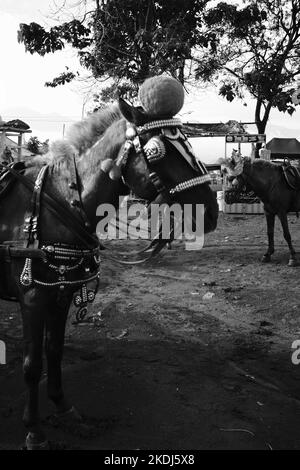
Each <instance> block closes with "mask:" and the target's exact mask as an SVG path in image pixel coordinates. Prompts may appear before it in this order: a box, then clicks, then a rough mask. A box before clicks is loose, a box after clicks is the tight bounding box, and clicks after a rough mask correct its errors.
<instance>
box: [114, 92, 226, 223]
mask: <svg viewBox="0 0 300 470" xmlns="http://www.w3.org/2000/svg"><path fill="white" fill-rule="evenodd" d="M119 107H120V111H121V113H122V115H123V116H124V117H125V119H126V140H125V143H124V145H123V146H122V147H121V149H120V152H119V155H118V158H117V160H116V163H117V166H118V167H119V171H120V173H119V175H121V176H122V177H123V180H124V181H125V183H126V184H127V185H128V186H129V187H130V188H131V190H132V191H133V193H134V194H136V195H137V196H139V197H140V198H142V199H146V200H147V201H149V202H152V203H158V204H161V203H167V204H173V203H176V202H177V203H179V204H180V205H181V206H182V207H183V205H184V204H190V205H192V206H193V208H194V207H195V205H196V204H203V205H204V208H205V214H204V223H205V232H209V231H211V230H214V229H215V227H216V224H217V217H218V205H217V202H216V196H215V193H214V192H213V191H212V190H211V188H210V186H209V181H210V177H209V175H208V173H207V171H206V169H205V167H204V165H203V164H202V163H201V162H199V161H197V160H196V158H195V156H194V154H193V152H192V148H191V146H190V144H189V142H188V140H187V139H186V137H185V135H184V134H183V133H182V132H181V130H180V127H181V122H180V121H179V120H178V119H172V118H170V119H158V120H155V121H154V120H153V118H151V117H149V116H148V115H147V113H146V112H145V111H144V110H143V109H142V108H137V107H133V106H130V105H129V104H127V103H126V102H125V101H123V100H120V101H119ZM112 176H113V175H112ZM117 176H118V175H117Z"/></svg>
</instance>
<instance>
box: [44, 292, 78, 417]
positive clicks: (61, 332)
mask: <svg viewBox="0 0 300 470" xmlns="http://www.w3.org/2000/svg"><path fill="white" fill-rule="evenodd" d="M71 299H72V294H71V295H68V294H66V295H64V296H60V298H59V300H58V301H56V302H54V304H53V305H52V308H51V309H50V310H49V311H48V312H47V315H46V344H45V349H46V357H47V365H48V374H47V378H48V382H47V391H48V397H49V398H50V399H51V400H52V401H53V403H54V405H55V407H56V412H57V414H64V413H66V412H69V411H70V410H71V409H72V407H71V405H70V403H69V402H68V400H66V398H65V396H64V392H63V388H62V371H61V362H62V357H63V348H64V338H65V327H66V320H67V316H68V312H69V308H70V303H71Z"/></svg>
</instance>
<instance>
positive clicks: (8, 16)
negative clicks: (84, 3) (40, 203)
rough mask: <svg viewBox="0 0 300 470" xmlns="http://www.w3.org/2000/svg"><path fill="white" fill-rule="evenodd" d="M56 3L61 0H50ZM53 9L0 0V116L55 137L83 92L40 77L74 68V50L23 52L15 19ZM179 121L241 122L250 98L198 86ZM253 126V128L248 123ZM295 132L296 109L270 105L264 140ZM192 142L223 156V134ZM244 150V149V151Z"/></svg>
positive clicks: (44, 2) (30, 0) (44, 16)
mask: <svg viewBox="0 0 300 470" xmlns="http://www.w3.org/2000/svg"><path fill="white" fill-rule="evenodd" d="M55 1H56V3H57V4H58V5H59V4H60V3H61V0H55ZM69 3H70V4H76V0H69ZM53 9H55V3H54V1H53V0H19V1H12V0H0V58H1V59H0V64H1V65H0V67H1V68H0V116H1V117H2V119H3V120H6V121H7V120H10V119H22V120H23V121H25V122H27V123H28V124H29V125H30V126H31V129H32V135H36V136H37V137H38V138H39V139H41V140H44V139H47V138H49V139H50V140H55V139H58V138H61V137H62V135H63V130H64V129H65V130H67V128H68V127H69V126H70V125H71V124H72V122H74V121H77V120H80V119H81V117H82V114H83V113H84V111H85V104H84V103H85V99H86V98H85V96H84V94H83V93H82V91H80V87H79V86H78V85H76V84H75V85H74V84H68V85H64V86H62V87H56V88H47V87H45V86H44V83H45V81H47V80H51V79H53V78H54V77H55V76H57V75H58V74H59V73H61V72H62V71H64V69H65V66H69V68H70V69H71V70H74V69H75V70H76V69H77V68H78V59H77V57H76V52H75V51H73V50H72V49H68V50H64V51H59V52H55V53H54V54H47V55H46V56H44V57H40V56H39V55H37V54H34V55H31V54H29V53H26V52H25V49H24V45H23V44H18V42H17V30H18V28H19V23H21V22H24V23H29V22H31V21H35V22H37V23H39V24H42V25H49V24H51V20H50V17H49V13H50V12H51V11H53ZM180 117H181V118H182V120H183V121H185V122H186V121H190V122H227V121H228V120H230V119H235V120H237V121H242V122H252V121H253V120H254V102H253V101H252V100H250V99H249V100H247V106H243V103H242V102H240V101H234V102H233V103H229V102H227V101H226V100H225V99H223V98H221V97H220V96H218V95H217V93H216V92H215V91H213V90H199V91H197V93H195V92H192V93H190V94H189V95H187V96H186V100H185V105H184V108H183V109H182V111H181V113H180ZM249 130H250V131H253V132H254V131H255V127H254V126H253V127H251V128H249ZM275 136H277V137H296V138H298V139H299V140H300V110H299V111H297V112H296V113H294V115H293V116H292V117H291V116H289V115H287V114H283V113H279V112H278V111H276V110H273V111H272V113H271V119H270V123H269V126H268V128H267V140H269V139H271V138H273V137H275ZM191 143H192V145H193V147H194V148H195V151H196V152H197V154H198V155H199V156H200V158H202V159H203V160H204V161H206V162H208V161H211V160H217V159H218V158H219V157H222V156H224V139H221V138H205V139H193V140H192V142H191ZM247 151H248V149H245V153H247Z"/></svg>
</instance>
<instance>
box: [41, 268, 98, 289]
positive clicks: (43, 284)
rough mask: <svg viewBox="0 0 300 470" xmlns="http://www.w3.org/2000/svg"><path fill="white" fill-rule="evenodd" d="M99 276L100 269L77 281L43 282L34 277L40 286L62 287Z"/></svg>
mask: <svg viewBox="0 0 300 470" xmlns="http://www.w3.org/2000/svg"><path fill="white" fill-rule="evenodd" d="M99 277H100V271H98V272H97V273H96V274H93V276H91V277H88V278H86V279H78V280H75V281H66V280H61V281H57V282H43V281H39V280H38V279H33V281H34V282H35V283H36V284H38V285H40V286H44V287H58V286H59V287H61V286H75V285H78V284H85V283H87V282H90V281H93V280H94V279H99Z"/></svg>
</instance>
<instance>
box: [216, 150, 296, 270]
mask: <svg viewBox="0 0 300 470" xmlns="http://www.w3.org/2000/svg"><path fill="white" fill-rule="evenodd" d="M221 163H222V171H223V172H225V174H226V173H227V174H228V175H229V178H230V180H232V184H233V186H234V187H235V188H236V189H237V191H238V190H239V189H241V188H242V187H243V186H244V185H246V187H248V188H249V189H250V190H252V191H254V193H255V194H256V195H257V196H258V197H259V198H260V199H261V201H262V202H263V203H264V211H265V216H266V220H267V231H268V249H267V252H266V253H265V254H264V255H263V257H262V261H263V262H269V261H271V255H272V254H273V253H274V224H275V216H276V215H277V216H278V218H279V219H280V222H281V225H282V230H283V235H284V238H285V240H286V242H287V244H288V247H289V250H290V259H289V263H288V264H289V266H296V265H297V260H296V252H295V250H294V248H293V245H292V240H291V234H290V231H289V227H288V219H287V213H288V212H298V211H300V187H299V185H298V186H297V181H296V179H297V173H296V172H293V171H292V172H291V175H290V177H289V176H288V175H287V171H289V170H288V168H287V167H285V166H280V165H276V164H275V163H272V162H269V161H267V160H260V159H256V160H254V161H251V160H250V158H243V157H239V156H235V157H234V158H232V159H228V160H222V162H221ZM289 178H291V180H289ZM292 179H293V181H292Z"/></svg>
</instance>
